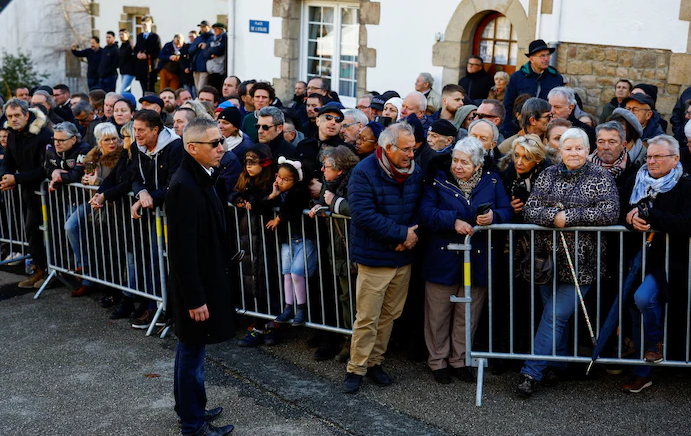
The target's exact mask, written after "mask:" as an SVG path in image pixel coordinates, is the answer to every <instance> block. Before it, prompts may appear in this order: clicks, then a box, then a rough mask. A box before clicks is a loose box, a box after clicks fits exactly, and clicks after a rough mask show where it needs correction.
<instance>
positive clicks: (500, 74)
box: [494, 71, 511, 83]
mask: <svg viewBox="0 0 691 436" xmlns="http://www.w3.org/2000/svg"><path fill="white" fill-rule="evenodd" d="M510 78H511V77H510V76H509V73H507V72H506V71H497V72H496V73H495V74H494V79H495V80H496V79H502V80H503V81H504V82H506V83H509V79H510Z"/></svg>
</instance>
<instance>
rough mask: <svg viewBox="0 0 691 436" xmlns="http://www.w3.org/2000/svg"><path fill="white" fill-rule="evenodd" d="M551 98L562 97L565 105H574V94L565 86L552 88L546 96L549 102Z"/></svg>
mask: <svg viewBox="0 0 691 436" xmlns="http://www.w3.org/2000/svg"><path fill="white" fill-rule="evenodd" d="M551 97H564V98H565V99H566V104H568V105H574V106H575V105H576V93H575V92H573V89H571V88H568V87H566V86H557V87H556V88H552V90H551V91H549V94H547V99H548V100H549V99H550V98H551Z"/></svg>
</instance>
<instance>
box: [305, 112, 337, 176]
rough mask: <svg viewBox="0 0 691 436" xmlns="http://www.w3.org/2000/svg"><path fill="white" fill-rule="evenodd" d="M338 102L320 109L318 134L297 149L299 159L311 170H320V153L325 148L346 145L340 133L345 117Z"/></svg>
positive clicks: (307, 139) (306, 139)
mask: <svg viewBox="0 0 691 436" xmlns="http://www.w3.org/2000/svg"><path fill="white" fill-rule="evenodd" d="M342 108H343V106H342V105H341V104H340V103H338V102H331V103H328V104H326V106H324V107H323V108H321V109H319V112H318V113H317V133H315V134H314V136H313V137H311V138H305V139H304V140H302V141H301V142H300V143H299V144H298V147H297V157H298V159H299V160H300V161H301V162H302V163H303V164H304V163H307V164H308V165H311V168H319V167H320V164H319V152H320V151H322V149H324V148H325V147H338V146H339V145H345V143H344V142H343V139H341V136H340V135H339V133H340V132H341V125H342V124H343V120H344V116H343V112H342V111H341V109H342Z"/></svg>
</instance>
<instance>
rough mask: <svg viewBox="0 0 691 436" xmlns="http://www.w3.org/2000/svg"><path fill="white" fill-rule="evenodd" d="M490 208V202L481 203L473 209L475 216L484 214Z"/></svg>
mask: <svg viewBox="0 0 691 436" xmlns="http://www.w3.org/2000/svg"><path fill="white" fill-rule="evenodd" d="M490 209H492V203H482V204H481V205H479V206H478V207H477V210H476V211H475V217H476V218H477V217H478V216H480V215H484V214H486V213H487V212H489V210H490Z"/></svg>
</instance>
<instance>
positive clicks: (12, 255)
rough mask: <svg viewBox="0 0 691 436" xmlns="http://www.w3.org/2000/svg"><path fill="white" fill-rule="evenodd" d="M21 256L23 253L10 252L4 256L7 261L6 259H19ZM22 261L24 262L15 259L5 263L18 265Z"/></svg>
mask: <svg viewBox="0 0 691 436" xmlns="http://www.w3.org/2000/svg"><path fill="white" fill-rule="evenodd" d="M21 257H24V255H23V254H22V253H10V254H8V255H7V257H6V258H5V262H7V261H8V260H12V259H19V258H21ZM23 262H24V261H23V260H17V261H14V262H9V263H7V265H9V266H19V265H21V264H22V263H23Z"/></svg>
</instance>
